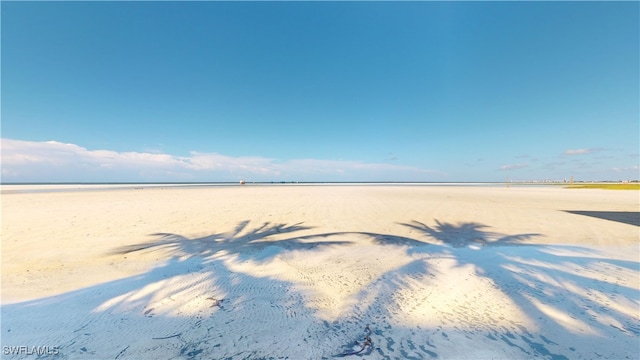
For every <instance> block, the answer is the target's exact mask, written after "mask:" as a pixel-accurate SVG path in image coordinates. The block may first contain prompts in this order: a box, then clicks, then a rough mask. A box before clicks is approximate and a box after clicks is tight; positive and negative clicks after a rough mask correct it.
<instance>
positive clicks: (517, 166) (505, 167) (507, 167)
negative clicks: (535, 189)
mask: <svg viewBox="0 0 640 360" xmlns="http://www.w3.org/2000/svg"><path fill="white" fill-rule="evenodd" d="M528 166H529V165H528V164H510V165H502V166H501V167H500V170H516V169H523V168H526V167H528Z"/></svg>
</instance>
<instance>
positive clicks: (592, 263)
mask: <svg viewBox="0 0 640 360" xmlns="http://www.w3.org/2000/svg"><path fill="white" fill-rule="evenodd" d="M400 225H403V226H406V227H409V228H411V229H413V230H418V231H420V232H421V233H422V234H423V235H424V236H425V237H427V238H429V239H433V240H434V241H435V242H436V243H439V244H442V245H433V246H430V247H419V248H409V249H408V252H409V253H410V254H414V255H418V254H425V255H427V258H426V259H425V261H428V262H429V265H425V266H423V268H424V269H425V270H424V271H425V272H424V274H427V272H426V271H427V269H429V267H430V266H431V265H430V264H432V263H433V259H435V258H442V257H449V258H450V259H452V260H453V261H454V263H455V266H454V269H465V271H472V272H473V275H472V276H474V277H478V278H480V279H485V280H486V281H488V282H489V283H490V284H494V286H495V287H496V288H497V289H498V290H500V292H501V293H502V294H504V295H506V296H507V297H508V299H509V301H512V302H513V303H514V304H515V305H516V306H517V308H518V309H520V311H522V312H523V313H524V314H526V316H527V317H528V318H529V319H533V322H534V323H536V326H539V327H540V328H542V329H543V330H539V331H535V330H532V329H531V328H527V327H526V326H523V325H522V324H519V323H516V322H511V323H510V324H503V325H501V328H497V327H496V328H494V329H491V330H489V332H488V333H487V335H486V338H488V339H490V340H494V341H497V342H503V343H504V344H506V345H508V346H509V347H515V348H518V349H519V350H520V351H522V353H523V356H527V357H532V356H533V357H539V356H543V357H550V358H552V359H555V360H562V359H567V358H568V357H567V356H565V355H564V354H571V353H572V352H573V351H575V348H577V347H579V348H583V349H589V348H592V347H593V345H592V344H593V342H594V341H597V340H598V339H599V338H601V337H603V336H604V337H612V338H616V337H618V338H619V339H621V340H619V344H625V346H626V345H628V343H629V342H630V341H631V340H630V339H632V338H637V336H639V335H640V327H638V326H637V308H635V307H634V306H632V305H630V304H637V303H638V302H640V298H639V296H638V292H637V288H635V287H634V286H633V284H625V283H621V282H619V281H616V280H610V279H608V278H607V277H606V276H603V275H602V271H605V272H612V271H613V273H614V274H615V273H617V274H619V276H621V277H627V278H628V277H629V274H635V276H637V274H638V263H637V262H633V261H623V260H616V259H609V258H605V257H602V256H600V255H599V254H598V253H597V252H596V251H594V250H590V249H586V248H581V247H576V246H561V245H538V244H526V243H524V242H525V241H526V240H530V239H532V238H535V237H537V236H541V234H530V233H527V234H517V235H504V234H499V233H495V232H490V231H487V229H489V227H488V226H486V225H484V224H479V223H474V222H469V223H460V224H456V225H454V224H450V223H446V222H441V221H439V220H437V219H436V220H435V226H428V225H426V224H425V223H422V222H418V221H415V220H414V221H411V222H409V223H401V224H400ZM413 266H414V267H415V265H413ZM591 269H595V270H591ZM436 271H437V269H436V268H431V269H430V272H431V273H434V272H436ZM618 279H619V278H618ZM405 283H406V282H405ZM403 286H405V285H404V284H402V283H399V286H398V288H397V289H396V290H400V289H401V288H402V287H403ZM617 298H621V299H624V300H623V301H624V302H622V303H621V304H619V305H617V306H611V304H612V303H614V302H615V299H617ZM452 300H454V301H457V299H452ZM425 301H429V299H428V298H425ZM585 314H588V316H586V315H585ZM632 314H636V315H635V316H634V315H632ZM612 329H613V330H612ZM576 333H581V334H582V335H580V336H576ZM563 339H572V341H575V342H574V343H572V344H571V345H567V344H563V341H562V340H563ZM554 340H555V341H554ZM562 347H564V349H561V348H562ZM627 348H629V347H628V346H627ZM431 350H433V349H431ZM559 350H562V351H559ZM584 354H585V353H582V355H577V354H576V353H574V355H577V356H579V357H580V356H582V357H584V356H585V355H584ZM630 355H633V354H630ZM592 356H594V353H590V354H589V355H587V356H586V357H592Z"/></svg>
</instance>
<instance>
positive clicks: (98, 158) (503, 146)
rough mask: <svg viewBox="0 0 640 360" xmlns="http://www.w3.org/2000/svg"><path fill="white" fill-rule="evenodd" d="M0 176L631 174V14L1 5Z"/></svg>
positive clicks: (529, 8)
mask: <svg viewBox="0 0 640 360" xmlns="http://www.w3.org/2000/svg"><path fill="white" fill-rule="evenodd" d="M1 11H2V181H3V182H11V181H36V182H40V181H42V182H49V181H237V180H238V179H240V178H244V179H246V180H248V181H292V180H298V181H504V180H505V179H506V178H507V177H508V178H510V179H513V180H542V179H563V178H569V177H570V176H574V177H575V178H576V179H584V180H619V179H638V178H639V177H640V176H639V175H638V174H639V169H638V163H639V151H640V150H639V146H640V144H639V143H640V141H639V137H640V135H639V134H640V129H639V122H640V121H639V118H638V117H639V111H640V110H639V109H640V106H639V101H640V100H639V98H640V90H639V79H640V76H639V66H638V64H639V63H640V61H639V46H640V45H639V44H640V40H639V14H640V4H639V3H638V2H618V3H611V2H541V3H529V2H526V3H523V2H403V3H392V2H349V3H339V2H240V3H229V2H189V3H179V2H52V3H48V2H2V8H1Z"/></svg>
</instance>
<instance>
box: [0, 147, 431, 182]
mask: <svg viewBox="0 0 640 360" xmlns="http://www.w3.org/2000/svg"><path fill="white" fill-rule="evenodd" d="M1 145H2V181H3V182H65V181H69V182H76V181H77V182H85V181H86V182H103V181H104V182H116V181H123V182H125V181H237V180H238V179H246V180H248V181H293V180H296V181H365V180H371V181H425V180H433V178H434V177H436V179H438V178H440V177H441V176H442V175H443V174H442V173H439V172H437V171H432V170H427V169H421V168H418V167H413V166H401V165H391V164H381V163H367V162H361V161H345V160H321V159H292V160H277V159H271V158H265V157H234V156H227V155H222V154H217V153H203V152H197V151H193V152H191V153H190V155H189V156H175V155H170V154H163V153H157V152H154V153H151V152H118V151H112V150H90V149H87V148H84V147H81V146H78V145H75V144H64V143H60V142H57V141H47V142H34V141H22V140H13V139H2V143H1Z"/></svg>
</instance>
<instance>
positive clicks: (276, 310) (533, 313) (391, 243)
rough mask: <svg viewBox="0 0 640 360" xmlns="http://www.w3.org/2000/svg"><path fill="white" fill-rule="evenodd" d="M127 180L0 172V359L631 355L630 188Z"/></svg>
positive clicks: (639, 332) (635, 259) (635, 299)
mask: <svg viewBox="0 0 640 360" xmlns="http://www.w3.org/2000/svg"><path fill="white" fill-rule="evenodd" d="M139 187H140V186H137V188H131V187H123V188H120V189H115V190H108V191H107V190H105V189H101V188H94V189H91V190H90V191H71V190H74V189H65V190H66V191H58V192H29V193H24V192H22V191H21V190H24V188H22V189H21V188H18V187H10V186H3V187H2V191H3V194H2V198H1V200H2V308H1V311H2V318H1V320H2V324H1V331H2V333H1V334H2V336H1V339H2V346H3V358H13V357H15V358H22V357H29V356H25V355H24V354H25V353H26V352H29V351H30V352H32V353H33V352H34V349H33V348H32V347H34V346H36V347H37V346H43V347H44V346H46V347H48V348H41V350H44V351H46V350H49V351H50V352H52V353H53V352H56V353H58V356H59V357H61V358H98V359H114V358H117V359H125V358H126V359H141V358H144V359H165V358H203V359H212V358H214V359H219V358H227V357H232V358H234V359H244V358H251V359H253V358H287V357H288V358H292V359H319V358H328V357H332V356H333V355H337V354H341V353H344V352H347V351H349V350H353V349H355V350H357V349H360V347H358V346H356V345H355V344H354V341H357V340H359V341H361V342H362V340H363V339H364V338H365V336H366V335H368V334H369V332H367V330H365V327H366V326H367V325H369V329H370V338H371V341H372V345H371V346H366V347H365V349H364V351H363V352H362V353H361V354H359V355H352V356H348V357H358V356H361V355H363V354H365V355H364V357H366V358H368V359H378V358H416V359H422V358H425V359H429V358H436V357H437V358H438V359H464V358H467V359H480V358H487V359H529V358H547V359H578V358H585V359H595V358H606V359H624V358H630V359H637V358H639V357H640V350H639V343H640V342H639V340H640V325H639V321H640V276H639V275H640V269H639V264H640V255H639V250H640V249H639V245H638V244H639V229H640V228H639V227H638V216H639V211H640V204H639V193H638V192H637V191H606V190H590V189H581V190H578V189H574V190H568V189H560V188H552V187H526V188H518V187H511V188H509V189H507V188H500V187H482V186H474V187H471V186H293V185H291V186H249V185H247V186H226V187H211V188H209V187H206V188H203V187H196V188H179V187H161V186H155V187H144V189H138V188H139ZM19 190H20V191H19ZM48 190H49V191H50V190H51V189H48ZM150 245H154V246H151V247H149V246H150ZM143 247H147V248H145V249H141V248H143ZM134 249H141V250H138V251H131V250H134ZM128 251H130V252H128ZM216 300H222V301H221V302H218V301H216ZM216 304H217V305H219V306H217V305H216ZM11 346H26V347H28V348H27V349H26V350H25V349H21V350H15V351H19V352H20V355H16V356H12V355H9V354H8V352H10V351H11V348H9V347H11ZM37 350H38V349H35V351H37ZM30 357H31V358H33V357H35V354H32V355H31V356H30Z"/></svg>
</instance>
